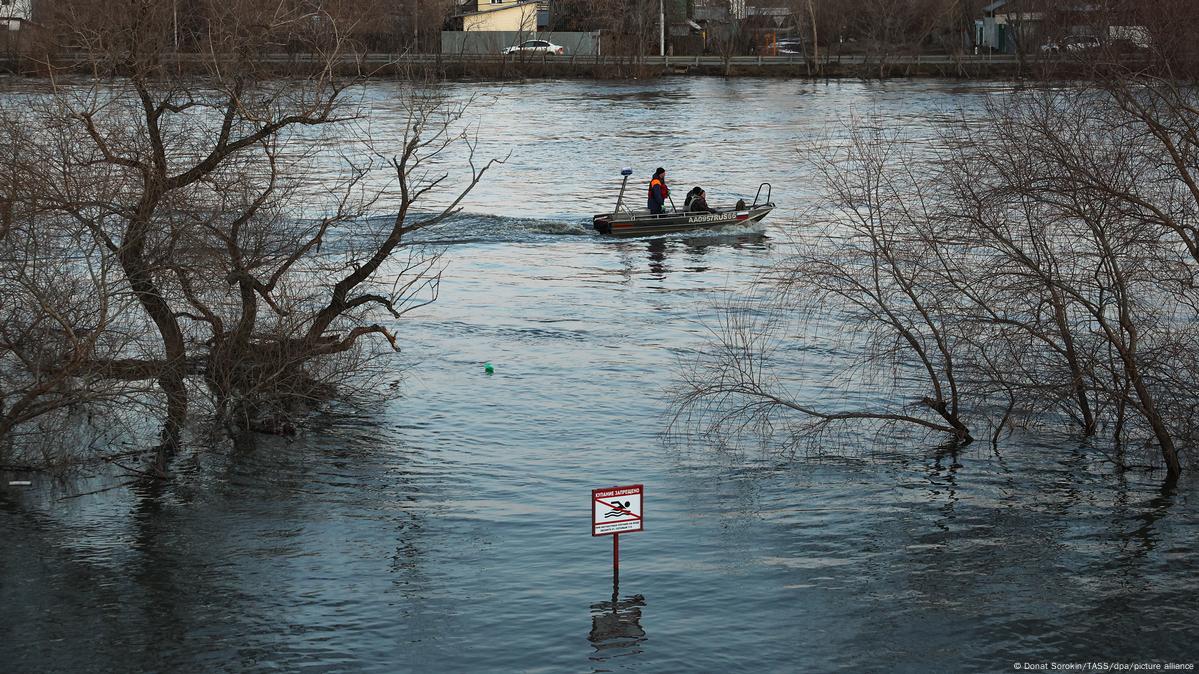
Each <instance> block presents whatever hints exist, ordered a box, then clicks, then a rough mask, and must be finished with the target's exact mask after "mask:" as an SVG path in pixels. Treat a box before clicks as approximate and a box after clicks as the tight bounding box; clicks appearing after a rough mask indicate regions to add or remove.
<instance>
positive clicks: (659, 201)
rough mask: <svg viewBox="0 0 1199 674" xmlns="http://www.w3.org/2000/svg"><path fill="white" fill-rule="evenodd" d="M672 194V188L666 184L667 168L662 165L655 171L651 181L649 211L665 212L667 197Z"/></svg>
mask: <svg viewBox="0 0 1199 674" xmlns="http://www.w3.org/2000/svg"><path fill="white" fill-rule="evenodd" d="M669 196H670V188H669V187H667V186H666V169H664V168H662V167H661V166H659V167H658V170H657V171H654V177H653V178H652V179H650V181H649V202H648V205H649V212H650V213H665V212H666V199H667V198H668V197H669Z"/></svg>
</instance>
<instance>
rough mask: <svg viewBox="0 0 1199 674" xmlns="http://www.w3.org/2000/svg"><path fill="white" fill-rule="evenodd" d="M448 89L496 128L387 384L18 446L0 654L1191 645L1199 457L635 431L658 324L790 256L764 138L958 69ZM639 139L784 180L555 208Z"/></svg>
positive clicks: (732, 175) (40, 667) (789, 167)
mask: <svg viewBox="0 0 1199 674" xmlns="http://www.w3.org/2000/svg"><path fill="white" fill-rule="evenodd" d="M475 89H482V90H483V91H484V92H487V91H492V92H495V93H497V94H498V95H497V102H496V103H495V105H494V106H492V107H491V108H490V109H489V110H488V115H489V116H488V127H487V129H491V130H495V129H498V130H500V132H499V135H501V136H502V138H500V139H499V140H496V139H494V138H493V139H491V140H489V141H488V140H485V141H484V142H491V143H492V146H493V147H494V146H495V145H496V144H497V143H499V142H500V140H502V141H503V142H504V143H505V145H503V146H502V147H498V148H494V149H498V150H502V151H501V152H489V154H501V155H503V154H505V153H506V151H507V149H508V148H509V147H510V146H512V145H515V151H514V155H513V158H512V161H511V162H509V163H508V164H505V165H504V166H503V168H502V170H497V171H496V172H495V174H494V180H489V181H487V182H486V183H485V184H484V186H483V188H482V189H480V191H479V192H478V193H475V194H473V195H472V197H471V199H472V205H471V206H470V207H469V208H468V211H473V212H474V215H471V214H469V213H467V214H463V215H462V217H460V218H456V219H455V220H454V221H453V222H452V223H450V224H449V225H447V227H446V228H445V229H439V230H437V231H433V230H429V231H428V232H426V233H424V234H427V236H428V239H426V240H427V241H433V242H440V245H442V246H443V247H444V249H445V260H446V262H447V268H446V271H445V273H444V276H443V278H442V285H441V290H440V298H439V301H438V302H436V303H434V304H432V305H430V306H428V307H425V308H423V309H421V310H420V311H419V312H413V313H411V314H408V315H405V317H404V319H403V320H400V321H395V322H392V323H388V327H390V328H392V329H393V330H394V331H395V332H396V334H398V335H401V336H402V339H403V346H404V350H403V351H402V352H401V353H399V354H395V355H389V356H388V359H387V360H386V361H384V362H385V363H386V365H387V367H389V368H392V370H389V372H388V373H387V379H388V380H389V381H399V382H400V383H399V384H397V386H398V387H399V389H400V390H402V392H403V397H402V398H400V399H398V400H395V401H392V402H390V403H386V404H379V405H377V406H375V407H370V405H371V403H368V402H364V401H354V403H355V404H358V405H362V406H365V409H356V410H355V411H353V412H349V411H345V410H344V409H342V410H337V411H330V412H329V413H327V414H326V415H325V416H323V417H322V418H321V419H320V422H321V424H322V426H321V427H319V428H310V429H308V430H307V431H306V432H305V433H303V434H301V435H300V436H299V437H297V438H295V439H293V440H288V441H285V440H282V439H279V438H260V439H259V440H258V442H256V443H254V445H253V446H244V447H238V448H235V449H231V448H215V449H205V450H204V451H200V452H197V453H195V454H194V455H192V456H190V457H188V458H187V463H186V464H178V465H176V468H177V469H178V473H179V478H178V479H176V480H174V481H172V482H169V483H157V484H155V485H141V484H137V485H134V487H133V488H121V489H114V490H111V491H99V489H101V488H103V487H104V486H105V485H106V483H105V482H104V480H103V479H102V478H101V479H97V480H96V481H95V482H94V483H93V482H87V481H81V482H78V483H71V484H69V485H66V486H64V485H62V484H58V483H55V482H54V481H52V480H49V479H47V478H44V477H37V478H35V480H36V483H35V484H34V485H33V486H32V487H13V486H9V485H8V484H7V480H9V479H18V478H19V477H23V476H16V475H11V476H10V475H5V474H3V473H0V607H3V612H0V643H2V644H3V645H4V654H3V655H4V658H5V659H4V661H3V665H0V668H2V669H4V670H5V671H9V670H11V671H64V672H73V673H74V672H93V671H94V672H109V671H202V672H207V671H238V672H243V671H248V672H258V671H298V670H305V669H307V670H312V671H354V672H360V671H365V672H388V673H390V672H418V673H421V674H424V673H425V672H532V673H537V674H541V673H550V672H554V673H556V672H577V671H581V670H582V669H584V668H587V669H591V668H594V669H626V670H635V671H638V672H663V673H673V672H679V671H719V672H755V673H756V672H793V671H820V672H824V671H892V670H898V671H905V672H906V671H911V672H925V671H1004V670H1007V671H1010V667H1011V663H1012V662H1014V661H1028V662H1072V661H1077V662H1083V661H1091V660H1103V661H1106V660H1113V659H1118V660H1121V661H1123V662H1137V661H1143V662H1162V661H1171V660H1173V661H1190V660H1193V659H1194V657H1195V651H1194V648H1195V647H1194V644H1195V643H1196V641H1197V640H1199V626H1197V624H1196V621H1195V615H1196V614H1199V594H1197V593H1196V592H1195V578H1196V574H1199V516H1197V514H1196V513H1197V506H1196V504H1197V503H1199V499H1197V498H1196V497H1197V496H1199V486H1197V485H1199V480H1197V479H1191V480H1187V479H1184V480H1183V482H1181V483H1179V485H1178V486H1177V488H1176V489H1172V490H1167V491H1164V492H1163V491H1162V490H1161V488H1160V485H1159V483H1158V482H1157V481H1156V477H1155V476H1153V475H1147V474H1141V473H1135V472H1130V473H1116V472H1115V471H1113V470H1112V467H1111V464H1110V463H1109V462H1108V461H1107V460H1106V458H1105V457H1103V456H1102V455H1099V454H1097V453H1095V452H1093V451H1089V450H1088V449H1087V448H1085V447H1079V443H1078V441H1077V439H1076V438H1069V437H1063V438H1052V437H1047V436H1046V434H1045V433H1043V432H1040V431H1038V432H1037V433H1036V434H1028V435H1022V434H1021V433H1015V434H1013V436H1012V437H1010V438H1005V439H1004V440H1003V442H1002V443H1001V444H1000V446H999V447H998V448H997V449H994V450H993V449H992V448H991V447H989V446H987V443H975V444H974V445H972V446H969V447H965V448H960V449H956V450H946V449H944V448H937V447H926V446H922V445H920V444H918V443H913V442H910V441H906V440H905V441H899V440H894V439H888V438H874V442H873V444H872V447H871V451H870V452H863V453H862V454H863V455H867V454H868V455H869V456H870V458H865V457H864V456H855V457H851V458H837V452H835V451H831V450H830V452H829V456H826V457H824V458H823V459H821V460H818V461H815V460H814V461H807V462H794V463H792V462H781V461H778V460H776V459H774V458H773V457H771V456H763V455H758V454H755V453H752V452H750V453H747V454H746V455H737V454H732V453H725V452H721V451H718V450H715V449H712V448H708V447H705V446H702V445H701V446H699V447H696V448H694V450H691V449H681V448H674V447H664V446H663V445H662V444H661V442H660V433H661V430H662V423H663V418H664V416H665V414H666V413H667V412H668V409H669V407H668V399H667V397H666V396H665V395H664V393H663V388H664V387H665V386H666V385H667V384H668V383H669V381H670V378H671V374H672V371H673V369H674V368H675V367H676V366H677V361H676V357H677V356H678V354H679V353H680V352H683V351H687V350H692V349H698V348H703V347H704V346H705V345H706V341H705V340H706V336H707V332H706V329H705V327H704V325H703V321H711V320H712V319H713V318H714V315H713V313H712V311H713V310H712V307H713V305H716V304H719V302H715V301H713V299H714V298H719V297H723V296H724V295H721V293H723V294H729V293H734V292H737V291H739V290H743V289H745V288H747V287H748V286H749V285H750V284H751V283H753V281H754V280H755V279H756V278H757V277H758V274H759V273H760V272H761V271H762V270H763V269H765V268H766V267H767V266H768V265H770V264H771V263H772V262H774V261H776V260H778V259H779V257H780V256H782V255H786V254H787V252H788V251H787V250H786V245H787V243H786V242H787V241H788V231H787V229H788V226H789V224H790V221H789V216H788V215H787V213H788V212H792V213H795V212H798V210H799V209H800V208H801V207H802V206H803V204H804V202H805V195H806V194H809V190H810V189H811V185H812V184H813V177H812V176H807V175H805V174H804V173H803V171H804V169H803V166H802V162H799V161H797V160H796V156H795V151H794V141H795V140H796V138H797V137H798V136H800V135H810V134H813V133H820V132H823V131H827V130H828V129H829V128H830V127H829V126H828V125H829V124H831V123H832V121H835V120H836V119H837V118H839V117H843V116H844V115H845V114H846V111H847V110H853V109H854V108H855V106H857V107H859V108H871V109H877V110H880V111H881V112H882V113H883V114H884V115H886V116H887V118H888V119H889V120H891V122H892V123H893V125H906V126H911V125H919V124H927V123H928V120H929V119H930V118H932V115H931V114H930V113H932V112H935V111H936V110H937V109H938V108H939V107H957V106H959V105H961V106H963V107H969V105H971V102H972V101H973V100H974V99H973V98H972V96H974V95H975V94H974V93H973V92H974V90H973V89H971V88H970V87H965V88H964V89H960V88H959V87H958V86H957V85H953V87H943V85H938V84H936V83H930V82H913V83H906V84H905V83H890V84H889V85H887V86H886V87H877V86H874V85H866V84H849V83H839V84H830V85H819V86H814V85H812V84H811V83H799V82H786V81H771V82H756V81H737V80H730V81H723V80H720V81H717V80H702V81H697V80H689V79H679V80H674V79H666V80H662V81H655V82H652V83H638V82H632V83H630V82H624V83H588V82H537V83H528V84H518V85H513V84H505V85H503V86H500V85H496V86H492V85H478V86H476V85H474V84H472V85H469V86H464V87H463V88H462V91H463V93H464V95H465V94H469V93H471V92H473V91H474V90H475ZM663 92H664V93H663ZM392 93H394V92H393V91H392V90H391V89H389V87H388V85H385V84H380V85H378V88H376V89H372V90H371V92H370V95H369V97H370V98H371V100H377V102H378V104H379V106H380V107H381V108H385V107H386V106H387V105H389V104H393V103H391V100H392V99H391V98H389V97H390V96H391V94H392ZM697 93H699V94H703V95H697ZM989 93H990V92H989V90H987V91H985V94H986V95H989ZM651 101H652V102H653V103H654V104H655V105H660V106H663V107H661V108H659V109H656V110H651V109H648V106H647V105H644V104H646V103H647V102H651ZM663 110H667V111H668V112H669V114H665V113H664V112H663ZM403 118H404V117H403V115H379V116H377V117H376V118H375V119H374V120H372V123H374V124H378V125H380V126H381V127H385V126H386V125H388V124H393V125H394V124H396V123H397V120H402V119H403ZM649 122H652V124H650V123H649ZM631 127H637V128H639V129H641V131H642V132H643V135H641V136H637V137H631V136H630V135H629V134H628V129H629V128H631ZM575 128H586V131H585V137H584V138H575V137H573V136H571V134H570V132H569V131H568V129H575ZM658 128H666V131H667V132H665V133H663V132H661V131H655V130H654V129H658ZM380 131H381V132H382V133H381V135H382V136H386V132H387V129H386V128H381V129H380ZM394 131H395V135H396V136H397V137H398V135H399V133H398V129H396V130H394ZM725 137H728V138H731V139H733V140H735V141H736V142H730V143H725V142H721V140H722V138H725ZM383 140H385V139H383ZM484 151H486V148H484ZM747 153H752V157H749V156H747ZM662 157H674V158H675V159H673V160H672V161H671V166H672V167H674V168H675V173H676V175H679V176H680V180H679V184H685V182H684V180H683V178H682V177H681V176H684V175H690V176H693V177H694V178H695V180H694V181H690V180H688V181H687V182H691V183H692V184H695V182H698V183H699V184H712V180H711V176H712V175H713V174H717V173H718V174H720V175H721V177H722V178H724V180H722V182H723V183H725V184H726V185H728V191H729V192H730V193H735V192H738V191H741V192H744V191H748V193H749V194H751V195H752V193H753V189H755V188H756V186H757V185H758V183H759V182H761V181H762V180H769V181H770V182H772V183H773V184H774V185H775V186H776V187H778V188H779V191H780V194H787V195H788V196H787V199H786V201H789V202H791V203H789V204H784V203H780V208H779V210H776V211H775V212H773V213H772V214H771V216H770V217H769V218H768V219H767V221H766V223H765V224H764V231H763V233H760V234H757V235H751V234H746V233H735V234H733V235H731V236H728V235H717V234H715V233H704V234H702V235H690V234H684V235H679V236H668V237H659V238H649V239H633V240H612V239H607V238H603V237H599V236H597V235H595V234H594V233H593V232H591V231H590V230H589V229H588V228H587V222H588V219H587V218H588V214H589V213H592V212H598V210H602V206H601V207H600V208H595V205H596V204H602V205H604V206H606V205H609V204H611V196H612V194H610V193H608V192H607V191H604V190H600V189H599V188H598V187H597V188H596V190H594V191H591V192H589V191H588V189H589V186H592V185H596V186H600V187H605V189H606V187H611V184H612V183H613V182H614V181H613V180H612V176H613V175H615V174H616V172H614V171H613V170H612V169H613V167H615V168H616V171H617V172H618V170H619V167H620V166H621V165H622V164H627V163H631V164H634V165H636V166H638V167H645V166H656V165H658V164H661V163H664V162H663V161H661V158H662ZM547 168H548V169H550V170H547ZM490 177H492V174H489V178H490ZM605 180H606V181H607V182H606V183H605V182H604V181H605ZM738 188H740V189H738ZM601 191H603V192H604V193H603V194H600V192H601ZM722 191H724V189H723V188H722ZM551 197H552V198H551ZM776 198H778V199H779V201H780V202H783V201H784V199H782V198H780V197H776ZM551 202H552V203H551ZM788 209H791V210H790V211H789V210H788ZM557 211H561V213H558V212H557ZM792 217H794V216H792ZM709 324H710V323H709ZM797 348H805V349H806V348H808V347H807V346H806V345H799V346H798V347H797ZM838 357H839V355H838V353H837V352H835V351H833V350H828V351H827V352H820V353H818V354H814V355H813V356H812V357H810V358H807V359H801V360H800V361H797V362H796V363H795V365H794V367H795V369H796V370H797V372H796V373H795V374H796V375H797V379H798V381H799V383H798V384H797V385H801V386H807V385H822V384H824V383H825V382H824V381H823V377H824V373H825V372H826V371H827V370H825V369H822V368H824V367H826V366H827V365H828V363H829V361H832V360H833V359H836V358H838ZM485 361H486V362H492V363H494V365H495V374H494V375H493V376H486V375H485V374H484V373H483V371H482V369H481V367H480V364H481V363H483V362H485ZM807 382H813V383H814V384H808V383H807ZM800 393H801V394H802V393H806V391H800ZM862 395H863V396H868V395H869V394H868V393H863V394H862ZM869 402H870V400H865V401H864V403H865V404H868V403H869ZM632 481H636V482H641V483H644V484H645V485H646V488H647V492H650V493H652V494H653V500H652V501H651V502H650V503H649V507H650V508H652V509H653V512H654V519H653V522H652V526H651V527H650V528H648V529H647V530H646V531H644V532H642V533H639V534H638V535H637V536H630V537H628V540H627V542H626V541H621V547H622V548H625V552H626V553H627V554H628V559H630V560H634V561H632V562H630V563H629V564H627V565H626V566H625V568H623V569H622V573H621V576H622V580H623V581H624V583H625V587H626V588H636V589H637V590H639V591H641V592H644V593H645V595H647V596H653V597H654V608H653V613H652V615H650V614H647V613H646V610H647V609H646V603H645V599H644V597H642V596H641V595H632V596H625V597H621V596H620V595H619V593H613V595H612V596H611V598H610V599H609V600H607V601H604V602H599V603H593V602H595V601H596V599H598V598H599V597H601V596H605V595H606V594H607V591H608V590H610V589H611V588H610V586H608V587H605V586H606V585H608V584H607V583H606V582H599V581H597V580H596V579H597V577H599V578H602V579H603V580H604V581H606V580H607V573H608V571H609V568H610V566H609V565H610V559H609V557H608V554H607V550H606V546H603V545H599V544H597V542H596V541H595V540H594V539H593V538H592V537H591V535H590V530H589V527H588V525H587V521H588V520H589V518H590V509H589V504H590V500H589V498H588V497H589V495H590V490H591V489H593V488H595V487H597V486H604V485H612V484H627V483H630V482H632ZM107 484H111V483H107ZM88 491H97V492H98V493H95V494H90V495H87V496H80V497H79V498H65V497H69V496H74V495H78V494H80V493H82V492H88ZM626 546H627V547H626ZM697 588H702V591H698V590H697ZM585 606H590V607H591V611H590V613H588V612H587V611H585V610H583V607H585ZM726 607H727V608H726ZM734 611H735V614H734ZM647 618H648V619H650V620H651V622H652V624H650V625H646V623H645V621H646V619H647ZM731 623H733V624H735V625H738V626H742V625H744V626H749V627H750V628H748V629H730V624H731ZM647 627H648V628H649V629H647ZM651 630H652V632H653V635H654V638H653V641H652V642H650V641H649V640H648V637H647V632H648V631H651ZM584 634H587V635H588V642H587V643H586V644H584V643H583V640H582V637H583V635H584ZM651 644H652V645H651ZM581 652H586V654H587V656H588V658H590V660H584V659H583V658H582V657H581Z"/></svg>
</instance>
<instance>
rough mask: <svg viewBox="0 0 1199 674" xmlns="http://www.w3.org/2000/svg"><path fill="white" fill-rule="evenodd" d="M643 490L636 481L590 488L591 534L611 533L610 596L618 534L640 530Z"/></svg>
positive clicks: (616, 572) (617, 571) (617, 576)
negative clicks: (601, 487) (634, 482)
mask: <svg viewBox="0 0 1199 674" xmlns="http://www.w3.org/2000/svg"><path fill="white" fill-rule="evenodd" d="M644 491H645V490H644V488H643V487H642V486H641V485H639V484H633V485H629V486H627V487H609V488H608V489H592V490H591V535H592V536H608V535H611V536H612V588H613V595H612V596H613V597H615V596H616V587H617V584H618V583H619V582H620V581H619V579H620V535H621V534H629V533H633V532H634V531H641V530H642V528H643V525H644V521H645V518H644V515H645V513H644V511H643V506H644V504H645V499H644V496H645V494H644Z"/></svg>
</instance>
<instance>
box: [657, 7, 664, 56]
mask: <svg viewBox="0 0 1199 674" xmlns="http://www.w3.org/2000/svg"><path fill="white" fill-rule="evenodd" d="M663 3H664V0H658V56H666V8H665V7H664V5H663Z"/></svg>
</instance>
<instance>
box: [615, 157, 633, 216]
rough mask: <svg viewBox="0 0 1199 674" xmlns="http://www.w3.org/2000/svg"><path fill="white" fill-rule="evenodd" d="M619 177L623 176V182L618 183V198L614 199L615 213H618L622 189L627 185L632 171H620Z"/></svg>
mask: <svg viewBox="0 0 1199 674" xmlns="http://www.w3.org/2000/svg"><path fill="white" fill-rule="evenodd" d="M620 175H622V176H624V180H622V181H620V196H618V197H616V212H617V213H619V212H620V203H621V202H622V201H624V188H625V185H628V184H629V176H631V175H633V169H631V168H624V169H621V170H620Z"/></svg>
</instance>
